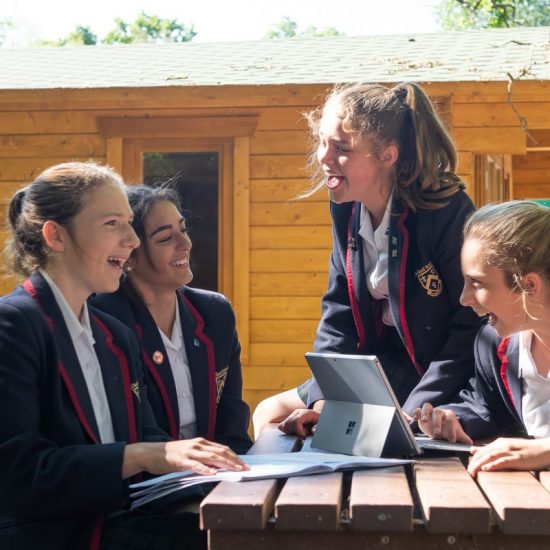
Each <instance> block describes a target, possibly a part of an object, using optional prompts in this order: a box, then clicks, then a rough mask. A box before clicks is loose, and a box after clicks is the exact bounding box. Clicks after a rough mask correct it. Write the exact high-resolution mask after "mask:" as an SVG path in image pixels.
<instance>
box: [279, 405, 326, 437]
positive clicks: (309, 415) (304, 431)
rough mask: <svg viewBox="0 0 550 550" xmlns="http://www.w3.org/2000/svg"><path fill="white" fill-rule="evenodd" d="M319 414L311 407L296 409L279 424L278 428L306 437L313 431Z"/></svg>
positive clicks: (287, 432) (286, 432)
mask: <svg viewBox="0 0 550 550" xmlns="http://www.w3.org/2000/svg"><path fill="white" fill-rule="evenodd" d="M319 416H320V414H319V413H318V412H317V411H314V410H312V409H296V410H295V411H294V412H292V413H290V414H289V415H288V416H287V417H286V418H285V419H284V420H283V421H282V422H281V423H280V424H279V430H281V431H282V432H284V433H285V434H293V435H298V436H300V437H307V436H308V435H311V434H312V433H313V432H314V431H315V426H317V422H319Z"/></svg>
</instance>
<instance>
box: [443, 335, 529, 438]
mask: <svg viewBox="0 0 550 550" xmlns="http://www.w3.org/2000/svg"><path fill="white" fill-rule="evenodd" d="M492 334H493V331H492V329H490V328H489V327H487V326H485V327H483V328H482V329H481V330H480V331H479V333H478V335H477V337H476V341H475V348H474V349H475V375H474V377H473V378H472V379H471V380H470V381H469V383H468V386H467V387H466V388H465V389H463V390H462V391H461V392H460V394H459V400H458V402H457V403H453V404H451V405H449V406H448V407H445V408H449V409H451V410H453V411H454V412H455V414H456V415H457V417H458V419H459V420H460V423H461V424H462V427H463V428H464V431H465V432H466V433H467V434H468V435H469V436H470V437H471V438H472V439H474V440H476V439H493V438H495V437H498V436H502V435H507V436H526V435H527V431H526V430H525V426H524V425H523V422H522V421H521V419H520V418H519V416H518V414H517V413H516V412H515V407H514V405H513V403H511V402H506V401H505V398H503V396H502V391H501V388H500V384H499V382H498V379H497V371H498V364H499V361H498V360H497V357H496V348H497V345H498V340H500V339H498V340H495V338H494V337H493V336H492Z"/></svg>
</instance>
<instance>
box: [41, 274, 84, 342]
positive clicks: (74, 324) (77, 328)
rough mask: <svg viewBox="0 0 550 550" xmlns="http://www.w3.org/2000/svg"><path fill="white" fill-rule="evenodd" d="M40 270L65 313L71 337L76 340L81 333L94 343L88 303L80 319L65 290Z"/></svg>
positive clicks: (63, 313)
mask: <svg viewBox="0 0 550 550" xmlns="http://www.w3.org/2000/svg"><path fill="white" fill-rule="evenodd" d="M39 272H40V275H42V277H44V279H45V280H46V282H47V283H48V285H49V287H50V289H51V291H52V293H53V295H54V298H55V301H56V302H57V305H58V306H59V309H60V310H61V314H62V315H63V320H64V321H65V324H66V325H67V329H68V330H69V334H70V335H71V339H72V340H76V339H78V338H79V337H80V336H81V335H84V336H85V337H86V338H87V339H88V340H89V341H90V344H92V345H94V344H95V340H94V337H93V334H92V327H91V325H90V314H89V312H88V304H87V303H86V302H84V305H83V307H82V312H81V314H80V320H79V319H78V318H77V316H76V315H75V314H74V311H73V310H72V309H71V306H69V303H68V302H67V300H66V299H65V296H64V295H63V292H61V290H60V289H59V287H58V286H57V285H56V284H55V283H54V282H53V279H52V278H51V277H50V276H49V275H48V274H47V273H46V272H45V271H44V270H43V269H41V270H40V271H39Z"/></svg>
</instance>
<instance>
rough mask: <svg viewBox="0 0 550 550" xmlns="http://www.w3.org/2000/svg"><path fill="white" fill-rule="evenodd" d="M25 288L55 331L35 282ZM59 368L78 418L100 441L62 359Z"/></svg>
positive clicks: (95, 438) (95, 441)
mask: <svg viewBox="0 0 550 550" xmlns="http://www.w3.org/2000/svg"><path fill="white" fill-rule="evenodd" d="M23 288H24V289H25V290H26V291H27V293H28V294H29V296H30V297H31V298H32V299H33V300H34V301H35V302H36V304H37V305H38V307H39V308H40V309H41V310H42V314H43V315H44V317H45V318H46V320H47V322H48V325H49V327H50V330H52V331H53V329H54V327H55V322H54V320H53V319H52V318H51V317H49V316H48V315H46V312H45V311H44V308H43V307H42V304H41V303H40V300H39V299H38V294H37V293H36V289H35V288H34V286H33V284H32V283H31V281H30V280H29V279H27V280H26V281H25V282H24V283H23ZM57 368H58V370H59V374H61V378H62V379H63V382H64V383H65V386H66V388H67V392H68V393H69V397H70V399H71V402H72V404H73V407H74V408H75V410H76V415H77V416H78V419H79V420H80V423H81V424H82V427H83V428H84V431H85V432H86V433H87V434H88V437H89V438H90V439H91V440H92V442H93V443H99V441H98V440H97V437H96V434H95V433H94V431H93V430H92V428H91V426H90V424H89V422H88V420H87V418H86V415H85V414H84V411H83V409H82V407H81V405H80V400H79V399H78V395H77V393H76V391H75V389H74V386H73V383H72V382H71V379H70V378H69V375H68V374H67V371H66V370H65V367H64V365H63V363H62V362H61V361H58V362H57Z"/></svg>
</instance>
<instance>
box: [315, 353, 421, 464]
mask: <svg viewBox="0 0 550 550" xmlns="http://www.w3.org/2000/svg"><path fill="white" fill-rule="evenodd" d="M306 361H307V363H308V365H309V367H310V369H311V371H312V372H313V375H314V376H315V379H316V380H317V383H318V384H319V387H320V388H321V391H322V392H323V394H324V396H325V405H324V407H323V410H322V412H321V416H320V418H319V423H318V424H317V428H316V430H315V434H314V435H313V438H312V441H311V446H312V447H315V448H317V449H323V450H328V451H334V452H339V453H347V454H352V455H362V456H371V457H381V456H382V455H393V456H412V455H418V454H421V453H422V450H421V447H420V446H419V444H418V443H417V441H416V439H415V436H414V434H413V432H412V430H411V428H410V426H409V422H408V421H407V419H406V418H405V416H404V415H403V412H402V410H401V407H400V406H399V402H398V401H397V398H396V397H395V394H394V392H393V390H392V388H391V386H390V383H389V382H388V379H387V378H386V375H385V373H384V369H383V368H382V366H381V364H380V362H379V360H378V358H377V357H376V356H374V355H340V354H331V353H306Z"/></svg>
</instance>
